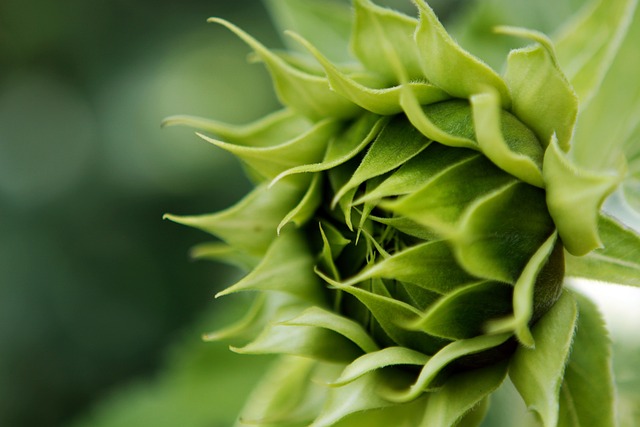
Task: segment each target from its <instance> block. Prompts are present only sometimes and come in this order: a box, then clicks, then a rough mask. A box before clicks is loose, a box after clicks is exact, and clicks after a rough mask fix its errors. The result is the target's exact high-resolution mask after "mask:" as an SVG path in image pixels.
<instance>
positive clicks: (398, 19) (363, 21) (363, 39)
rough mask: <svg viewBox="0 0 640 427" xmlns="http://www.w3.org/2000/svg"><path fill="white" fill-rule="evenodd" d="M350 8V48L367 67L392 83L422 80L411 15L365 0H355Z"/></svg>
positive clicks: (422, 75) (413, 22) (413, 19)
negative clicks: (352, 11)
mask: <svg viewBox="0 0 640 427" xmlns="http://www.w3.org/2000/svg"><path fill="white" fill-rule="evenodd" d="M354 11H355V22H354V26H353V34H352V36H351V49H352V50H353V52H354V53H355V55H356V56H357V57H358V59H359V60H360V62H362V63H363V64H364V65H365V67H366V68H367V69H369V70H374V71H376V72H378V73H380V74H381V75H382V76H383V77H384V78H386V79H387V80H388V81H389V82H392V83H395V84H397V83H400V82H403V80H421V79H424V74H422V70H421V67H420V59H419V53H418V46H417V45H416V43H415V41H414V38H413V34H414V32H415V29H416V26H417V24H418V22H417V21H416V20H415V18H411V17H409V16H406V15H404V14H402V13H399V12H396V11H394V10H391V9H387V8H383V7H380V6H376V5H374V4H373V3H371V2H370V1H369V0H355V1H354ZM403 76H406V78H404V79H403V78H402V77H403Z"/></svg>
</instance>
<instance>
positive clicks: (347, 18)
mask: <svg viewBox="0 0 640 427" xmlns="http://www.w3.org/2000/svg"><path fill="white" fill-rule="evenodd" d="M266 4H267V6H268V9H269V12H270V13H271V16H272V18H273V21H274V22H275V23H276V24H277V26H278V28H279V29H280V31H285V30H292V31H295V32H296V33H299V34H301V35H302V36H304V38H306V39H307V40H310V41H311V42H312V43H313V44H314V45H315V46H318V48H319V49H320V51H321V52H323V53H324V54H325V55H327V56H328V57H329V58H331V60H332V61H337V62H347V61H352V56H351V54H350V53H349V48H348V45H349V36H350V35H351V10H350V9H349V7H348V6H347V5H346V4H345V3H343V2H338V1H332V0H268V1H267V2H266ZM288 41H289V40H287V39H286V38H285V39H284V42H285V44H286V45H287V48H289V49H291V50H295V49H296V48H297V46H296V45H295V44H294V43H287V42H288Z"/></svg>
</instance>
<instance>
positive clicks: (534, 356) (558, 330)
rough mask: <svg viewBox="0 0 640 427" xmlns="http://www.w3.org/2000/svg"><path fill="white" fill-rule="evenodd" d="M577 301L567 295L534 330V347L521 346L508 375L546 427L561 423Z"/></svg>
mask: <svg viewBox="0 0 640 427" xmlns="http://www.w3.org/2000/svg"><path fill="white" fill-rule="evenodd" d="M577 315H578V310H577V307H576V302H575V299H574V298H573V296H572V295H571V294H569V293H568V292H565V293H564V294H563V295H562V296H561V297H560V299H559V300H558V302H557V303H556V304H555V305H554V306H553V308H551V310H549V312H548V313H547V314H546V315H545V316H543V317H542V318H541V319H540V320H539V321H538V323H536V325H535V326H534V327H533V329H532V335H533V338H534V340H535V348H526V347H518V349H517V350H516V352H515V354H514V355H513V357H512V358H511V366H510V368H509V376H510V378H511V380H512V381H513V384H514V385H515V386H516V389H517V390H518V392H519V393H520V395H521V396H522V398H523V399H524V402H525V403H526V405H527V407H528V408H529V409H530V410H532V411H535V412H536V413H537V414H538V416H539V417H540V419H541V420H542V423H543V425H544V427H555V426H556V425H557V422H558V405H559V401H560V396H559V393H560V386H561V384H562V376H563V374H564V370H565V366H566V363H567V359H568V357H569V351H570V349H571V343H572V340H573V335H574V331H575V326H576V319H577Z"/></svg>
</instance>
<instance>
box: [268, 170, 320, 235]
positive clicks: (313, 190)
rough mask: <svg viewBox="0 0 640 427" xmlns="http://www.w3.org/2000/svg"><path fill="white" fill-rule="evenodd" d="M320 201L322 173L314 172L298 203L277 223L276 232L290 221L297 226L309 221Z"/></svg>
mask: <svg viewBox="0 0 640 427" xmlns="http://www.w3.org/2000/svg"><path fill="white" fill-rule="evenodd" d="M321 203H322V175H321V174H315V175H314V176H313V178H312V179H311V184H309V188H308V189H307V192H306V193H305V194H304V196H303V197H302V199H301V200H300V203H298V205H296V207H295V208H293V209H292V210H291V211H290V212H289V213H288V214H287V216H285V217H284V218H283V219H282V221H280V224H278V229H277V232H278V234H280V231H281V230H282V228H283V227H284V226H285V225H287V224H288V223H290V222H292V223H294V224H295V225H296V226H297V227H301V226H302V225H304V224H305V223H306V222H307V221H309V220H310V219H311V218H312V217H313V216H314V215H315V213H316V209H317V208H318V206H320V204H321Z"/></svg>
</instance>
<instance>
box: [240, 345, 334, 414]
mask: <svg viewBox="0 0 640 427" xmlns="http://www.w3.org/2000/svg"><path fill="white" fill-rule="evenodd" d="M317 365H318V363H317V361H315V360H311V359H306V358H302V357H291V356H287V357H281V358H280V359H278V360H277V361H276V362H275V363H274V364H273V365H272V366H271V368H270V369H269V371H267V374H266V375H265V376H264V377H263V378H262V379H261V381H260V382H259V383H258V386H257V387H256V388H255V389H254V390H253V392H252V393H251V394H250V395H249V397H248V399H247V403H246V405H245V407H244V408H243V410H242V413H241V415H240V419H239V421H238V423H236V425H235V427H245V426H247V425H256V424H257V425H261V426H265V427H276V426H283V425H286V426H288V427H302V426H306V425H308V424H309V422H311V421H312V420H313V417H314V408H313V407H314V406H317V405H318V403H317V402H320V401H322V400H323V398H324V397H325V395H326V389H325V388H323V387H321V386H318V385H316V384H314V383H313V381H312V378H313V377H314V375H315V374H316V373H317ZM314 400H315V402H314ZM310 404H311V405H310ZM305 412H306V413H305Z"/></svg>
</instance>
